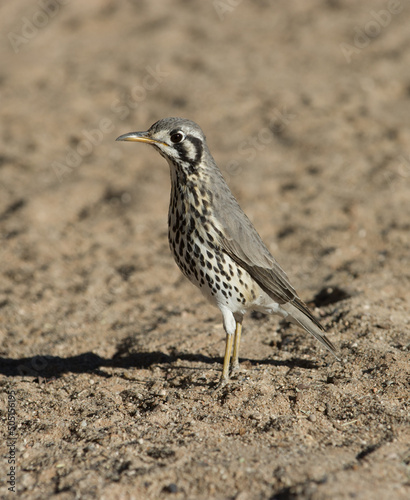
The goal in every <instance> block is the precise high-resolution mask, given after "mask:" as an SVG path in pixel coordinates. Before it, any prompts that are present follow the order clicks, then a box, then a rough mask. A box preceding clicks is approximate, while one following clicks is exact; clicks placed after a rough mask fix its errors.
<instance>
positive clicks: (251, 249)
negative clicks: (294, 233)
mask: <svg viewBox="0 0 410 500" xmlns="http://www.w3.org/2000/svg"><path fill="white" fill-rule="evenodd" d="M243 215H245V214H243ZM245 217H246V215H245ZM222 232H223V235H222V238H221V246H222V248H223V250H224V251H225V252H226V253H227V254H228V255H229V256H230V257H231V258H232V259H233V260H234V261H235V262H236V263H237V264H238V265H239V266H241V267H242V268H243V269H245V270H246V271H247V272H248V273H249V274H250V275H251V276H252V278H253V279H254V280H255V281H256V282H257V283H258V285H259V286H260V287H261V288H262V290H264V292H266V293H267V294H268V295H269V296H270V297H272V299H273V300H275V301H276V302H278V303H279V304H285V303H287V302H290V303H292V304H293V305H294V306H295V307H296V308H297V309H299V311H300V312H302V313H303V314H305V315H306V316H307V317H308V318H309V319H310V320H311V321H312V322H313V323H314V324H315V325H316V326H317V327H318V328H320V330H324V328H323V326H322V325H321V324H320V323H319V321H318V320H317V319H316V318H315V317H314V316H313V315H312V313H311V312H310V310H309V309H308V307H307V306H306V304H305V303H304V302H303V301H302V300H301V299H300V298H299V297H298V295H297V293H296V290H295V289H294V288H293V286H292V285H291V284H290V281H289V278H288V277H287V275H286V273H285V271H284V270H283V269H282V268H281V267H280V265H279V264H278V262H277V261H276V260H275V258H274V257H273V255H272V254H271V253H270V252H269V250H268V249H267V248H266V246H265V244H264V243H263V241H262V239H261V237H260V236H259V234H258V232H257V231H256V229H255V228H254V227H253V225H252V223H251V222H250V220H249V219H248V218H247V217H246V218H245V219H244V218H243V217H240V223H239V220H236V221H235V218H231V217H230V223H229V224H227V223H226V219H225V224H224V228H223V231H222Z"/></svg>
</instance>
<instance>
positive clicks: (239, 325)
mask: <svg viewBox="0 0 410 500" xmlns="http://www.w3.org/2000/svg"><path fill="white" fill-rule="evenodd" d="M241 333H242V321H237V322H236V329H235V338H234V343H233V355H232V365H231V372H234V371H236V370H239V344H240V343H241Z"/></svg>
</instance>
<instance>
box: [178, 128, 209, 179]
mask: <svg viewBox="0 0 410 500" xmlns="http://www.w3.org/2000/svg"><path fill="white" fill-rule="evenodd" d="M187 141H190V142H191V144H192V145H193V146H194V148H195V157H194V159H192V158H190V157H189V156H188V155H187V151H186V147H185V144H186V142H187ZM174 148H175V149H176V150H177V151H178V154H179V158H180V160H181V161H183V162H185V163H188V165H189V167H190V168H189V170H190V172H191V173H194V172H195V171H196V170H197V168H198V165H199V163H200V161H201V158H202V152H203V147H202V141H201V139H198V138H197V137H194V136H193V135H187V136H186V138H185V141H183V142H181V143H179V144H174Z"/></svg>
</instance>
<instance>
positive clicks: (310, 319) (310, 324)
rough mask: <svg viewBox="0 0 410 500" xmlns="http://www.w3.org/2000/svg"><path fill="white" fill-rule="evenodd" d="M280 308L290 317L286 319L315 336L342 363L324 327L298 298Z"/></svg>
mask: <svg viewBox="0 0 410 500" xmlns="http://www.w3.org/2000/svg"><path fill="white" fill-rule="evenodd" d="M280 307H281V309H284V310H285V311H286V312H287V313H288V315H289V316H288V317H287V318H286V319H289V320H290V321H292V323H295V324H296V325H299V326H301V327H302V328H303V329H304V330H306V331H307V332H308V333H310V334H311V335H313V336H314V337H315V339H317V340H318V341H319V342H320V343H321V344H322V345H323V346H324V347H325V348H326V349H327V350H328V351H330V352H331V353H332V354H333V356H334V357H335V358H336V359H338V360H339V361H340V357H339V355H338V353H337V350H336V348H335V346H334V345H333V344H332V343H331V342H330V340H329V339H328V338H327V337H326V336H325V335H324V334H323V333H322V332H323V331H324V328H323V326H322V325H321V324H320V323H319V321H318V320H317V319H316V318H315V317H314V316H313V315H312V313H311V312H310V311H309V309H308V308H307V306H306V305H305V304H304V303H303V302H302V301H301V300H300V299H299V298H298V297H297V298H295V299H294V300H293V301H291V302H287V303H286V304H281V306H280Z"/></svg>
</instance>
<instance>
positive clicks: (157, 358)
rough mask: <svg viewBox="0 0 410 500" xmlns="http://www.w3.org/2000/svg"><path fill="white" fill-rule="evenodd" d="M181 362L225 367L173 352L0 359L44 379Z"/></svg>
mask: <svg viewBox="0 0 410 500" xmlns="http://www.w3.org/2000/svg"><path fill="white" fill-rule="evenodd" d="M178 360H183V361H188V362H200V363H205V364H208V365H215V367H216V368H217V369H219V368H220V367H221V364H222V362H223V359H222V358H221V357H210V356H204V355H202V354H186V353H178V352H175V353H172V354H165V353H163V352H160V351H153V352H132V353H123V352H122V353H121V355H119V354H115V355H114V356H113V357H112V358H103V357H101V356H99V355H98V354H94V353H93V352H84V353H82V354H78V355H77V356H68V357H66V358H63V357H61V356H49V355H44V356H42V355H37V356H32V357H26V358H19V359H13V358H3V357H0V374H2V375H5V376H7V377H18V376H32V377H42V378H52V377H60V376H61V375H63V374H65V373H90V372H92V373H95V374H96V375H99V376H102V377H109V376H111V375H108V374H107V373H106V372H104V371H102V370H101V368H106V367H110V368H125V369H126V368H137V369H138V368H140V369H144V368H145V369H146V368H149V367H151V366H153V365H168V366H167V369H169V368H171V369H172V368H173V367H172V364H173V363H174V362H176V361H178ZM240 361H241V362H244V361H247V362H249V363H251V364H252V365H271V366H287V367H288V368H290V369H292V368H304V369H316V368H318V367H319V364H318V363H317V362H315V361H309V360H306V359H300V358H292V359H290V360H273V359H247V358H241V359H240ZM174 368H175V369H181V368H182V369H197V367H193V366H189V365H187V366H181V365H178V367H174Z"/></svg>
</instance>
